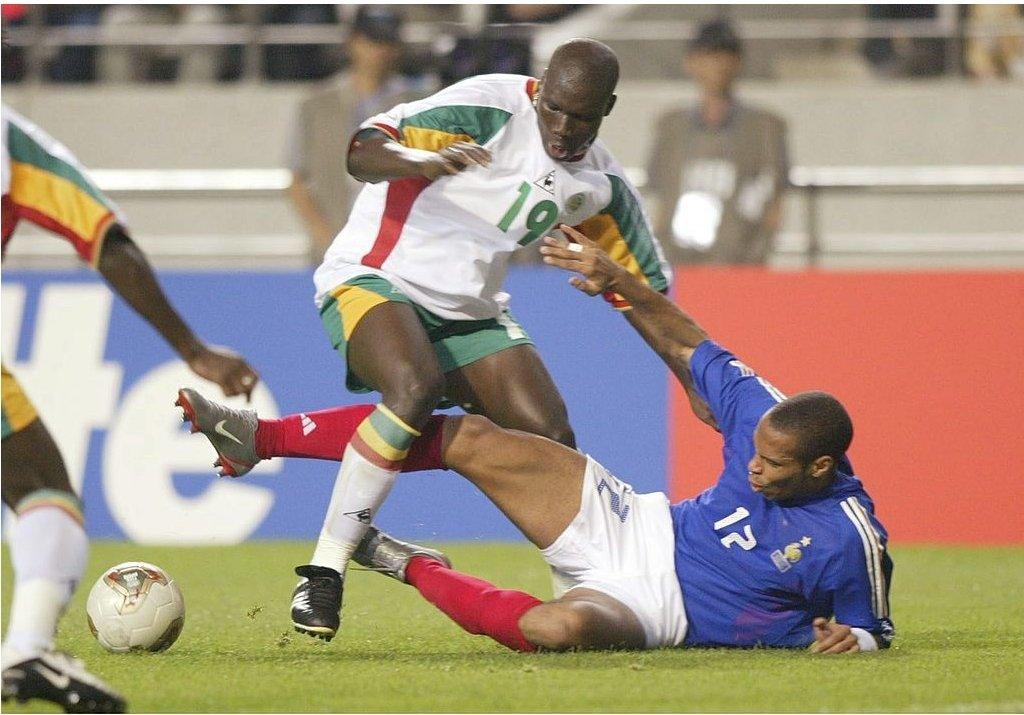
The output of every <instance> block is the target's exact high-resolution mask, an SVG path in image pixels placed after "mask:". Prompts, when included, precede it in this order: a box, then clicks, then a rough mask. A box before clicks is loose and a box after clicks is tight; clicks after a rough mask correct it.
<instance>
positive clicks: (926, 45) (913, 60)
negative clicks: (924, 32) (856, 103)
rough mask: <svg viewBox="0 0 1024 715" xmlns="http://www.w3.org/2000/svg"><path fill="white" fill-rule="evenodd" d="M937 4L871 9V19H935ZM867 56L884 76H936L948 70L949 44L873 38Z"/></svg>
mask: <svg viewBox="0 0 1024 715" xmlns="http://www.w3.org/2000/svg"><path fill="white" fill-rule="evenodd" d="M938 12H939V9H938V6H937V5H878V4H872V5H868V6H867V14H868V19H869V20H934V19H936V18H937V17H938ZM863 51H864V56H865V58H866V59H867V61H868V64H870V65H871V69H872V70H874V72H875V73H876V74H878V75H881V76H883V77H936V76H938V75H941V74H942V73H943V72H945V71H946V41H945V40H944V39H942V38H940V37H899V36H897V37H872V38H869V39H867V40H865V41H864V49H863Z"/></svg>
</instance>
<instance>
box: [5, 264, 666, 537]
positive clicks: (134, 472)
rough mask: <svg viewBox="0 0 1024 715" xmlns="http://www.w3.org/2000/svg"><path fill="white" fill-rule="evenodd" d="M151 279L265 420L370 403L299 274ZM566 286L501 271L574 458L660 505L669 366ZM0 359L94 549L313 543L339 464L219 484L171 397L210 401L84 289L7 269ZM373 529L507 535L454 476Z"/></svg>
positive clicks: (136, 327) (403, 496) (265, 472)
mask: <svg viewBox="0 0 1024 715" xmlns="http://www.w3.org/2000/svg"><path fill="white" fill-rule="evenodd" d="M161 281H162V284H163V286H164V288H165V290H166V291H167V293H168V295H169V297H170V299H171V300H172V302H173V303H174V305H175V306H176V307H177V308H178V309H179V311H180V312H181V313H182V315H184V316H185V317H186V319H187V321H188V322H189V323H190V325H191V326H192V327H193V329H194V330H195V331H196V333H197V334H198V335H200V336H201V337H202V338H203V339H204V340H206V341H207V342H210V343H213V344H217V345H223V346H228V347H231V348H232V349H234V350H236V351H238V352H240V353H242V354H243V355H245V357H246V358H247V359H248V360H249V361H250V363H251V364H252V365H253V366H254V367H256V369H257V370H258V371H259V372H260V374H261V376H262V379H263V383H262V385H261V387H260V389H259V390H258V392H257V394H256V395H255V396H254V405H255V407H256V408H257V409H258V410H259V411H260V413H261V414H263V415H265V416H276V415H285V414H292V413H297V412H308V411H312V410H317V409H323V408H326V407H331V406H336V405H345V404H358V403H365V402H373V401H376V400H377V399H378V396H377V395H375V394H368V395H353V394H351V393H349V392H347V391H346V390H345V387H344V363H343V362H342V361H341V359H340V358H339V357H338V355H337V354H336V353H335V352H334V351H332V350H331V348H330V345H329V343H328V340H327V337H326V334H325V332H324V330H323V327H322V325H321V323H320V320H319V316H318V314H317V311H316V309H315V307H314V306H313V302H312V292H313V287H312V277H311V274H310V273H309V272H306V271H289V272H261V273H237V272H164V273H162V274H161ZM566 281H567V276H566V275H565V274H563V273H560V272H558V271H555V270H553V269H547V268H543V267H520V268H515V269H513V270H512V272H511V274H510V276H509V280H508V283H507V289H508V291H509V292H510V293H511V294H512V296H513V300H512V311H513V313H514V314H515V316H516V317H517V319H518V320H519V322H520V323H521V324H522V325H523V326H524V327H525V328H526V330H527V331H528V332H529V333H530V335H531V336H532V337H533V339H534V341H535V342H536V343H537V347H538V349H539V350H540V353H541V355H542V356H543V357H544V359H545V361H546V363H547V365H548V367H549V369H550V371H551V373H552V375H553V376H554V379H555V382H556V384H557V385H558V386H559V388H560V390H561V392H562V395H563V396H564V398H565V401H566V403H567V405H568V408H569V416H570V420H571V422H572V424H573V427H574V429H575V431H576V434H577V438H578V442H579V445H580V448H581V449H582V450H583V451H585V452H588V453H590V454H592V455H593V456H594V457H595V458H597V459H598V460H599V461H601V462H602V463H603V464H605V465H606V466H607V467H608V468H609V469H611V470H612V471H613V472H614V473H616V474H617V475H618V476H620V477H621V478H622V479H624V480H626V481H628V482H631V483H632V484H633V485H634V487H635V488H636V489H637V490H638V491H654V490H662V489H664V488H665V483H666V482H665V480H666V451H667V450H666V440H667V426H666V422H665V419H666V417H665V416H666V380H667V377H666V372H665V369H664V367H663V365H662V364H661V362H660V361H659V359H658V358H657V356H655V355H654V353H653V352H651V351H650V350H649V349H648V348H646V346H645V345H644V344H643V342H642V340H641V339H640V338H639V337H638V336H637V335H636V334H635V333H634V332H633V330H632V328H630V327H629V325H628V324H627V323H626V321H625V320H624V319H623V318H622V317H621V316H620V315H618V314H617V313H616V312H615V311H613V310H612V309H610V308H609V307H608V305H607V304H605V303H604V302H603V301H602V300H600V299H598V298H587V297H586V296H583V295H582V294H581V293H578V292H577V291H575V290H573V289H572V288H571V287H570V286H568V285H567V283H566ZM3 354H4V362H5V364H6V365H7V366H8V367H9V368H11V369H12V370H13V372H14V373H15V375H16V376H17V377H18V379H19V381H20V382H21V383H22V384H23V386H24V387H25V389H26V391H27V392H28V394H29V396H30V398H31V399H32V400H33V401H34V402H35V403H36V406H37V407H38V409H39V411H40V414H41V415H42V417H43V419H44V421H45V422H46V423H47V425H48V426H49V428H50V430H51V432H53V434H54V436H55V438H56V440H57V443H58V444H59V445H60V447H61V450H62V453H63V455H64V458H65V461H66V463H67V465H68V470H69V472H70V473H71V477H72V480H73V482H74V483H75V484H76V485H77V486H79V488H80V489H81V492H82V495H83V497H84V499H85V503H86V514H87V520H88V530H89V533H90V534H91V535H92V536H94V537H99V538H115V539H120V538H128V539H132V540H135V541H140V542H147V543H191V544H205V543H233V542H238V541H241V540H244V539H249V538H255V539H275V538H314V537H315V536H316V534H317V533H318V532H319V529H320V524H321V520H322V517H323V513H324V509H325V508H326V505H327V502H328V500H329V498H330V493H331V488H332V486H333V483H334V478H335V476H336V474H337V465H336V464H334V463H331V462H326V461H315V460H299V459H287V460H282V459H274V460H270V461H268V462H265V463H263V464H262V465H260V467H258V468H257V469H256V470H255V471H254V472H253V473H252V474H251V475H250V476H247V477H245V478H243V479H238V480H228V479H217V478H216V477H215V476H214V474H213V468H212V466H210V465H211V464H212V461H213V458H214V456H215V455H214V454H213V452H212V450H211V449H210V447H209V445H208V444H207V443H206V441H205V440H203V439H202V438H200V437H197V436H191V435H189V434H188V433H187V430H185V429H184V427H183V425H182V424H181V422H180V418H179V411H178V409H177V408H175V407H173V406H172V402H173V400H174V397H175V391H176V389H177V387H179V386H181V385H193V386H197V387H199V389H201V390H202V391H204V392H205V393H206V394H208V395H210V396H211V397H213V398H215V399H219V395H218V392H217V390H216V388H215V387H213V386H211V385H209V384H208V383H206V384H204V383H203V382H202V381H201V380H199V379H198V378H196V377H194V376H193V375H191V373H190V372H189V371H188V370H187V368H186V367H185V366H184V365H183V364H182V363H181V362H180V361H179V360H177V359H176V356H175V355H174V354H173V353H172V352H171V350H170V349H169V348H168V346H167V345H166V344H165V343H164V342H163V341H162V339H161V338H160V337H159V335H157V334H156V333H155V331H153V330H152V329H151V328H150V327H149V326H148V325H146V324H145V323H144V322H143V321H142V320H141V319H140V318H139V317H138V316H136V315H135V314H134V313H133V312H132V310H131V309H130V308H128V307H127V306H126V305H125V304H124V303H123V302H122V301H120V300H119V299H118V298H116V297H114V296H112V295H111V293H110V291H109V290H108V289H107V288H106V286H105V285H104V284H103V283H102V281H101V280H100V279H98V278H97V277H96V276H95V274H92V273H90V272H88V271H84V270H83V271H68V272H35V271H5V272H4V275H3ZM231 404H235V405H238V406H241V403H240V402H232V403H231ZM378 523H380V524H381V525H382V526H383V527H384V528H385V529H388V530H392V531H394V532H395V533H397V534H400V535H403V536H406V537H409V538H420V539H440V540H445V539H456V540H467V539H488V540H491V539H515V538H518V534H517V532H516V531H515V529H514V528H513V527H512V526H511V524H510V523H509V522H508V521H507V519H506V518H505V517H504V516H503V515H502V514H501V513H500V512H498V511H497V509H496V508H494V507H493V506H492V505H491V504H490V503H489V502H488V501H487V499H486V498H485V497H483V496H482V495H481V494H479V493H478V492H477V491H476V490H475V489H474V488H473V487H472V486H471V485H469V484H468V483H467V482H465V481H464V480H463V479H462V478H461V477H459V476H458V475H457V474H455V473H453V472H424V473H416V474H409V475H405V476H403V477H402V478H400V479H399V480H398V482H397V484H396V486H395V488H394V491H393V492H392V494H391V496H390V497H389V499H388V501H387V503H386V504H385V505H384V507H383V509H382V511H381V514H380V516H379V519H378Z"/></svg>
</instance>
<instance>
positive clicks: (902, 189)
mask: <svg viewBox="0 0 1024 715" xmlns="http://www.w3.org/2000/svg"><path fill="white" fill-rule="evenodd" d="M626 172H627V174H628V175H629V178H630V180H631V181H633V183H634V184H636V186H637V187H638V188H640V189H641V190H643V189H644V187H645V185H646V183H647V176H646V172H645V171H644V170H643V169H641V168H637V167H633V168H629V169H627V170H626ZM91 174H92V176H93V178H94V179H95V180H96V183H97V184H98V185H99V187H100V189H102V190H103V191H104V192H107V193H109V194H110V195H111V196H112V197H114V198H121V197H144V196H145V197H153V196H158V197H159V196H164V197H168V198H193V197H197V196H200V197H213V198H217V197H232V196H246V197H256V196H277V195H282V196H283V194H284V192H285V190H287V188H288V186H289V184H290V182H291V174H290V172H289V171H288V170H287V169H195V170H149V169H145V170H139V169H99V170H94V171H92V172H91ZM789 184H790V187H791V188H792V189H794V190H796V191H799V192H801V193H802V194H803V195H804V199H805V214H804V222H805V223H804V227H805V231H806V234H807V253H806V257H807V263H808V265H810V266H816V265H818V264H819V262H820V259H821V253H822V231H821V220H820V214H821V207H820V200H821V198H822V196H824V195H825V194H838V193H846V194H909V195H920V194H950V195H952V194H962V193H972V194H979V193H988V194H1008V193H1024V166H902V167H896V166H889V167H882V166H796V167H793V168H792V169H791V170H790V175H789ZM1021 216H1022V218H1024V204H1022V210H1021ZM1022 231H1024V229H1022Z"/></svg>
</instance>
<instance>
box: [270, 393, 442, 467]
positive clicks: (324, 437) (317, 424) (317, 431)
mask: <svg viewBox="0 0 1024 715" xmlns="http://www.w3.org/2000/svg"><path fill="white" fill-rule="evenodd" d="M374 407H376V405H352V406H350V407H334V408H332V409H329V410H320V411H319V412H301V413H299V414H297V415H288V416H287V417H282V418H281V419H279V420H260V421H259V426H258V427H257V428H256V454H257V455H259V457H260V459H270V458H271V457H308V458H311V459H329V460H332V461H335V462H340V461H341V455H342V454H344V452H345V447H346V445H348V443H349V440H351V439H352V435H353V434H355V431H356V428H357V427H358V426H359V424H360V423H361V422H362V421H363V420H364V419H366V416H367V415H369V414H370V413H371V412H373V410H374ZM444 420H445V416H444V415H434V416H433V417H431V418H430V420H429V421H428V422H427V426H426V427H424V428H423V434H422V435H421V436H420V437H417V438H416V441H415V442H413V444H412V448H411V449H410V450H409V456H408V457H406V459H405V462H404V463H403V465H402V471H403V472H418V471H421V470H424V469H444V468H445V466H444V464H443V462H442V461H441V438H442V435H443V430H442V429H441V427H442V425H443V424H444Z"/></svg>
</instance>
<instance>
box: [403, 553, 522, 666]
mask: <svg viewBox="0 0 1024 715" xmlns="http://www.w3.org/2000/svg"><path fill="white" fill-rule="evenodd" d="M405 580H406V581H408V582H409V583H410V584H411V585H412V586H414V587H415V588H416V589H417V590H418V591H419V592H420V594H421V595H422V596H423V598H425V599H427V600H428V601H430V602H431V603H433V604H434V605H435V606H437V607H438V608H439V609H441V610H442V611H443V612H444V613H445V614H446V615H447V616H448V617H449V618H451V619H452V620H453V621H455V622H456V623H458V624H459V625H460V626H462V628H464V629H465V630H467V631H469V632H470V633H472V634H474V635H485V636H490V637H491V638H493V639H494V640H496V641H498V642H499V643H501V644H502V645H503V646H505V647H506V648H511V649H512V650H518V651H524V652H527V653H531V652H533V651H535V650H537V646H535V645H534V644H533V643H530V641H528V640H526V638H525V636H523V633H522V631H520V630H519V619H520V618H522V616H523V614H524V613H526V612H527V611H529V610H530V609H531V608H533V607H534V606H539V605H540V604H541V603H542V601H540V600H538V599H536V598H534V597H533V596H531V595H530V594H528V593H523V592H522V591H509V590H503V589H500V588H497V587H495V586H494V584H491V583H488V582H487V581H484V580H482V579H478V578H475V577H473V576H470V575H469V574H464V573H459V572H458V571H455V570H453V569H450V568H448V567H447V566H445V565H444V564H442V563H441V562H440V561H435V560H434V559H431V558H427V557H425V556H414V557H413V558H412V559H411V560H410V561H409V565H408V566H407V567H406V569H405Z"/></svg>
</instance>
